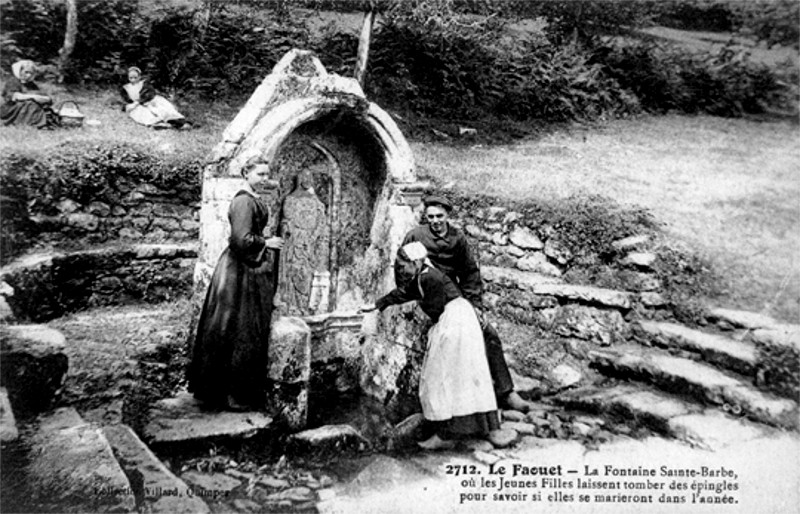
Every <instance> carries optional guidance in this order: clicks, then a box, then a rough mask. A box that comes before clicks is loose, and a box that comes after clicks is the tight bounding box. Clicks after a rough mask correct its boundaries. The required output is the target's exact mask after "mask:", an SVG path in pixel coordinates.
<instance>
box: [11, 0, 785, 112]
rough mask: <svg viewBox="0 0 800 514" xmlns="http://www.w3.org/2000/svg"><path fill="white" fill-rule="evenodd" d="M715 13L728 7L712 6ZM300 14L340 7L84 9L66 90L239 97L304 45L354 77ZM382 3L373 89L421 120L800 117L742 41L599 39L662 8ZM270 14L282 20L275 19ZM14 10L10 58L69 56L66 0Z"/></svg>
mask: <svg viewBox="0 0 800 514" xmlns="http://www.w3.org/2000/svg"><path fill="white" fill-rule="evenodd" d="M785 2H786V0H777V1H776V3H775V8H774V9H773V10H769V9H762V10H761V11H757V10H755V9H750V10H747V9H744V8H742V9H740V10H739V11H737V12H741V13H745V12H747V13H751V15H749V16H750V18H748V19H751V22H749V23H750V25H751V26H752V27H754V28H753V31H754V33H759V34H761V35H760V36H759V37H763V38H773V39H776V40H777V39H782V38H785V37H788V36H787V34H791V30H789V28H788V25H787V27H785V29H786V30H783V29H780V30H779V31H778V32H776V33H775V34H772V33H770V34H772V35H770V34H767V32H766V30H767V28H768V27H770V26H773V25H772V23H773V22H776V18H777V17H778V16H781V15H785V18H786V19H788V20H793V19H794V18H793V17H792V16H794V14H792V13H794V12H795V11H794V10H792V9H793V7H794V6H792V5H789V4H786V3H785ZM352 4H353V5H356V4H358V5H361V4H360V3H359V2H357V1H356V2H352ZM678 4H680V2H677V3H675V5H678ZM707 4H708V5H712V4H713V2H712V3H704V4H698V5H707ZM298 5H303V6H306V7H312V8H313V7H320V6H325V5H327V4H325V1H323V0H296V1H288V0H282V1H276V2H267V3H258V2H255V1H254V0H238V1H237V2H231V3H222V4H220V3H213V2H207V3H204V4H203V8H202V9H186V8H165V9H159V10H155V11H148V13H147V14H144V13H143V11H138V10H137V9H138V6H137V4H136V3H134V2H128V1H125V0H109V1H107V2H81V3H80V4H79V6H80V13H79V16H80V20H81V21H80V26H81V28H80V30H79V35H78V41H77V44H76V48H75V52H74V54H73V58H72V66H71V68H70V69H69V70H67V79H68V80H70V81H82V82H87V83H93V84H108V83H112V82H116V81H118V80H120V79H121V77H120V75H121V74H122V73H123V72H124V69H125V68H126V67H127V66H129V65H133V64H136V65H138V66H140V67H141V68H143V69H144V70H145V71H146V72H147V74H149V75H150V76H151V78H152V79H154V82H155V83H156V86H157V87H160V88H166V89H167V92H170V93H172V92H176V91H185V92H191V93H194V94H196V95H199V96H202V97H205V98H210V99H219V98H228V97H239V96H242V95H246V94H248V93H250V92H251V91H252V90H253V89H254V88H255V87H256V86H257V85H258V84H259V83H260V81H261V80H262V79H263V76H264V75H265V74H266V73H267V72H268V70H269V69H270V68H271V67H272V66H273V65H274V64H275V63H276V62H277V61H278V60H279V59H280V58H281V57H282V56H283V55H284V54H285V52H286V51H288V50H289V49H291V48H294V47H300V48H309V49H312V50H315V51H316V52H317V53H318V54H319V55H320V57H321V59H322V61H323V63H324V64H325V65H326V66H327V67H328V68H329V70H330V71H333V72H339V73H342V74H346V75H350V73H351V70H352V69H353V64H354V61H355V56H356V49H357V46H358V40H357V38H356V37H355V36H354V35H352V34H346V33H339V32H336V31H335V29H334V28H333V27H332V26H330V27H328V28H327V29H326V30H325V31H324V32H323V35H322V37H319V38H316V39H312V38H311V36H310V35H309V31H308V29H307V28H306V25H305V22H304V16H303V15H302V14H299V13H297V14H296V15H291V16H290V15H287V14H286V9H287V8H288V7H292V6H298ZM374 5H375V6H376V7H377V8H378V9H383V13H382V18H381V20H382V21H381V23H380V24H379V25H378V26H377V28H376V30H375V33H374V36H373V44H372V51H371V56H370V63H369V73H368V74H367V83H366V86H365V89H366V91H367V93H368V94H369V95H370V96H371V97H373V98H374V99H375V100H376V101H378V102H380V103H382V104H385V105H387V106H389V107H391V108H393V109H394V110H396V111H400V112H405V113H411V114H413V115H415V116H420V115H421V116H428V117H439V118H449V119H462V120H463V119H471V120H477V119H489V118H492V119H503V120H510V121H512V122H526V121H530V120H532V119H543V120H548V121H567V120H574V119H593V118H599V117H611V116H624V115H627V114H628V113H634V112H637V111H638V110H639V109H640V108H645V109H647V110H649V111H654V112H664V111H668V110H673V109H674V110H680V111H683V112H709V113H712V114H718V115H726V116H738V115H741V114H743V113H758V112H762V111H764V110H766V109H767V106H769V105H778V106H779V107H790V108H791V109H792V110H794V108H795V106H796V100H797V98H796V96H797V91H796V90H794V91H791V90H790V87H787V84H788V85H791V84H793V78H794V77H795V76H796V75H797V73H796V70H790V73H789V74H787V75H785V76H783V77H780V76H779V75H777V74H776V73H775V72H773V71H772V70H770V69H768V68H766V67H764V66H758V65H755V64H753V63H751V62H750V61H748V59H747V55H746V51H745V50H743V49H741V48H739V47H736V46H734V45H729V46H727V47H725V48H723V49H722V50H720V51H718V52H716V53H714V54H709V55H705V56H701V55H692V54H689V53H686V52H680V51H678V50H675V49H674V48H669V47H666V46H659V45H656V44H654V43H648V42H642V41H640V40H634V41H632V42H631V40H630V38H628V39H625V40H624V41H628V42H620V40H619V39H614V40H610V39H608V38H600V37H598V36H601V35H606V34H619V33H625V32H630V31H631V29H635V28H637V27H641V26H643V25H644V24H647V23H648V22H649V20H650V18H651V17H652V15H653V14H654V13H657V12H658V9H657V8H656V6H655V5H654V4H653V3H651V2H632V1H626V0H619V1H615V2H610V3H609V2H605V1H599V0H585V1H580V2H575V1H569V0H537V1H532V2H522V1H517V0H513V1H509V2H501V3H498V2H491V1H488V0H408V1H398V0H385V1H379V2H375V3H374ZM265 6H266V7H265ZM267 7H269V8H272V9H273V12H272V13H271V14H272V16H265V15H264V11H263V9H265V8H267ZM362 7H363V6H362ZM247 9H250V11H248V10H247ZM795 10H796V9H795ZM2 11H3V13H2V14H3V16H4V28H6V27H7V30H4V34H3V39H2V40H0V43H2V45H3V48H4V49H6V48H7V49H8V50H9V51H8V52H5V53H4V54H3V59H7V58H14V57H17V56H20V55H24V56H28V57H31V58H33V59H36V60H39V61H43V62H47V61H48V60H52V59H54V58H55V56H56V54H57V50H58V46H59V45H60V41H61V37H62V36H61V35H62V34H63V23H64V8H63V4H62V3H61V2H55V1H54V0H11V2H10V3H5V4H3V5H2ZM464 13H481V14H482V15H481V16H476V15H475V14H464ZM787 13H789V14H787ZM486 14H490V16H486ZM512 14H513V15H519V16H526V17H539V18H543V19H545V20H546V21H547V27H546V28H545V30H544V31H543V32H542V33H541V34H539V35H534V36H531V37H528V38H519V37H509V35H508V31H507V23H508V22H509V20H510V18H507V17H506V16H510V15H512ZM737 16H739V18H737V19H745V18H744V15H743V14H742V15H737ZM759 16H761V17H760V18H759ZM758 20H760V21H758ZM770 20H771V21H770ZM737 23H739V22H737ZM741 23H744V22H741ZM759 23H760V24H761V25H759ZM787 31H788V32H787ZM4 62H5V61H4ZM779 78H780V79H781V80H782V81H783V82H782V81H781V80H779Z"/></svg>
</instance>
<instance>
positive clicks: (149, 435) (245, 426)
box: [144, 392, 272, 447]
mask: <svg viewBox="0 0 800 514" xmlns="http://www.w3.org/2000/svg"><path fill="white" fill-rule="evenodd" d="M149 419H150V421H149V423H148V424H147V425H146V426H145V428H144V439H145V440H146V441H147V442H148V444H150V445H153V446H156V447H159V446H161V447H164V446H165V445H168V444H171V445H176V444H191V443H196V442H209V441H215V442H221V441H224V440H225V439H231V438H233V439H242V438H249V437H253V436H255V435H257V434H259V433H263V432H265V431H267V430H269V428H270V426H271V425H272V418H270V417H269V416H267V415H266V414H264V413H263V412H219V411H208V410H204V409H202V408H201V406H200V404H199V403H198V402H197V400H195V399H194V397H193V396H192V395H191V394H190V393H188V392H182V393H180V394H178V395H177V396H175V397H174V398H166V399H164V400H160V401H158V402H156V404H155V405H154V406H153V408H152V409H151V410H150V416H149Z"/></svg>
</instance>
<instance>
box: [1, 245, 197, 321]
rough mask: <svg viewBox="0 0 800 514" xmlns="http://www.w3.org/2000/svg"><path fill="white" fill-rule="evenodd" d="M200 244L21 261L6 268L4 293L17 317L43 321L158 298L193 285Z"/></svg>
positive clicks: (170, 296) (180, 293) (138, 247)
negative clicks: (73, 313) (102, 306)
mask: <svg viewBox="0 0 800 514" xmlns="http://www.w3.org/2000/svg"><path fill="white" fill-rule="evenodd" d="M196 258H197V247H196V244H191V243H185V244H182V245H174V244H150V245H148V244H141V245H133V246H123V247H114V248H104V249H97V250H90V251H79V252H73V253H69V254H64V253H53V254H48V255H38V256H33V257H31V258H28V259H22V260H19V261H17V262H15V263H13V264H12V265H9V266H6V267H4V268H3V270H2V273H0V282H1V283H3V284H4V285H3V288H2V291H0V297H1V298H2V300H3V301H4V302H5V303H7V305H8V306H9V307H10V309H11V311H12V313H13V317H14V318H16V319H19V320H34V321H43V320H48V319H53V318H56V317H59V316H63V315H64V314H66V313H69V312H72V311H76V310H82V309H86V308H89V307H96V306H101V305H119V304H124V303H131V302H159V301H165V300H169V299H173V298H177V297H181V296H185V295H187V294H189V293H190V292H191V289H192V271H193V268H194V264H195V261H196Z"/></svg>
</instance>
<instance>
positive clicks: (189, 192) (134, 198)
mask: <svg viewBox="0 0 800 514" xmlns="http://www.w3.org/2000/svg"><path fill="white" fill-rule="evenodd" d="M199 181H200V177H197V181H196V182H195V183H190V184H184V185H182V186H179V187H176V188H173V189H161V188H158V187H156V186H154V185H152V184H146V183H144V184H133V183H130V182H128V181H122V182H119V183H117V184H116V190H114V191H107V192H106V194H105V196H106V199H105V201H98V200H93V201H89V202H85V203H81V202H79V201H77V200H76V199H74V198H69V197H60V198H52V199H50V198H44V199H38V200H37V202H36V204H35V208H34V210H33V212H30V213H29V218H30V220H31V222H32V223H33V225H34V227H35V230H36V232H38V233H39V235H40V236H41V237H43V238H45V239H48V240H53V241H54V242H60V241H63V240H74V239H75V238H79V239H81V240H84V241H86V242H87V243H89V244H98V243H105V242H107V241H114V240H119V239H121V240H123V241H131V242H134V241H135V242H161V241H196V240H197V237H198V233H199V230H200V222H199V209H200V196H199V194H198V192H199Z"/></svg>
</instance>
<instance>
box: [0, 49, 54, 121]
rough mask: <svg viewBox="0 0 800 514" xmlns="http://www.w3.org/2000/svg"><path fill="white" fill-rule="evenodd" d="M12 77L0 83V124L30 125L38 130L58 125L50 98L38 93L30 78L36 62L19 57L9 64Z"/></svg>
mask: <svg viewBox="0 0 800 514" xmlns="http://www.w3.org/2000/svg"><path fill="white" fill-rule="evenodd" d="M11 71H12V72H13V73H14V76H13V77H12V78H10V79H9V80H8V81H7V82H6V83H5V85H4V86H3V104H2V105H0V123H2V124H3V125H31V126H34V127H36V128H39V129H49V128H53V127H56V126H58V117H57V116H56V114H55V113H54V112H53V109H52V105H53V99H52V98H50V97H49V96H47V95H43V94H41V91H40V89H39V86H37V85H36V83H35V82H34V81H33V77H34V75H35V74H36V65H35V64H34V63H33V61H28V60H22V61H17V62H15V63H14V64H12V65H11Z"/></svg>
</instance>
